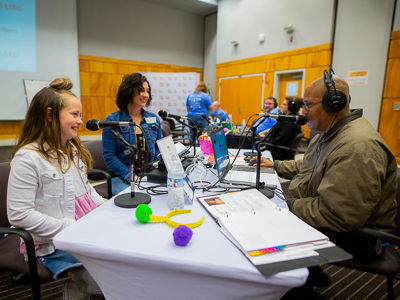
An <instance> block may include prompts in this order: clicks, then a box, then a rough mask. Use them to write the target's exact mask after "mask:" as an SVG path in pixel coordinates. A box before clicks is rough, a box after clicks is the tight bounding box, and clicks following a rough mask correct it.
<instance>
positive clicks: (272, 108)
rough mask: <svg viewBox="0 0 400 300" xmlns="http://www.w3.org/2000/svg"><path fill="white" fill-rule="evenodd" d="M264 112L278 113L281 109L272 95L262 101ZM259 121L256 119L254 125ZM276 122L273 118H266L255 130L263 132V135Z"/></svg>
mask: <svg viewBox="0 0 400 300" xmlns="http://www.w3.org/2000/svg"><path fill="white" fill-rule="evenodd" d="M264 112H266V113H271V114H278V113H280V112H281V111H280V110H279V107H278V101H276V99H275V98H274V97H268V98H265V102H264ZM258 122H259V121H256V123H255V126H256V125H257V124H258ZM275 123H276V120H275V119H271V118H267V119H264V121H263V122H262V123H261V124H260V125H259V126H258V127H257V132H258V133H260V135H261V133H263V135H265V133H266V131H268V129H270V128H271V127H272V126H274V124H275Z"/></svg>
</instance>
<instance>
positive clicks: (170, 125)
mask: <svg viewBox="0 0 400 300" xmlns="http://www.w3.org/2000/svg"><path fill="white" fill-rule="evenodd" d="M165 121H167V122H168V123H169V128H171V130H174V129H175V121H174V119H171V118H165Z"/></svg>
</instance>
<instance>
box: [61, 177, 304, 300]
mask: <svg viewBox="0 0 400 300" xmlns="http://www.w3.org/2000/svg"><path fill="white" fill-rule="evenodd" d="M271 183H272V182H271ZM273 183H275V184H278V186H279V187H280V185H279V181H278V178H277V176H275V178H274V179H273ZM144 184H145V185H150V183H144ZM124 192H129V189H128V190H126V191H124ZM201 195H204V194H203V192H202V191H201V190H196V193H195V198H196V197H199V196H201ZM206 195H212V193H206ZM273 200H274V202H276V203H277V204H279V205H281V206H285V205H286V203H285V202H284V201H282V200H280V199H279V198H277V197H274V198H273ZM166 202H167V195H158V196H152V200H151V203H150V204H149V206H150V207H151V209H152V210H153V215H158V216H165V215H166V213H167V212H168V210H167V207H166ZM185 209H192V212H191V213H189V214H182V215H177V216H174V217H173V220H174V221H176V222H181V223H192V222H196V221H198V220H200V219H201V217H202V216H203V214H204V215H205V218H204V222H203V224H202V225H201V226H200V227H197V228H194V229H193V237H192V239H191V241H190V242H189V244H188V245H187V246H184V247H180V246H176V245H175V244H174V241H173V236H172V234H173V231H174V229H173V228H172V227H170V226H168V225H167V224H166V223H156V222H149V223H146V224H142V223H139V222H138V221H137V220H136V217H135V209H126V208H120V207H117V206H116V205H115V204H114V200H113V199H111V200H109V201H107V202H106V203H105V204H103V205H102V206H100V207H99V208H97V209H95V210H94V211H92V212H91V213H89V214H88V215H86V216H85V217H83V218H81V219H80V220H78V221H77V222H75V223H74V224H72V225H71V226H69V227H68V228H66V229H64V230H63V231H62V232H60V233H59V234H57V236H56V237H55V238H54V243H55V245H56V247H57V248H59V249H61V250H64V251H67V252H69V253H70V254H72V255H73V256H75V257H76V258H77V259H78V260H79V261H80V262H82V264H83V265H84V266H85V267H86V268H87V270H88V271H89V272H90V273H91V274H92V276H93V278H94V279H95V280H96V282H97V283H98V284H99V286H100V288H101V290H102V291H103V293H104V296H105V297H106V299H118V300H122V299H279V298H281V297H282V296H283V295H284V294H285V293H286V292H287V291H289V290H290V289H292V288H294V287H299V286H302V285H303V284H304V283H305V281H306V279H307V276H308V270H307V269H306V268H302V269H297V270H291V271H287V272H281V273H277V274H274V275H271V276H266V275H263V274H261V273H260V272H259V271H258V270H257V269H256V268H255V267H254V265H253V264H252V263H251V262H250V261H249V260H248V259H247V258H246V257H245V256H244V255H243V253H242V252H241V251H240V250H239V249H237V248H236V247H235V246H234V245H233V244H232V243H231V242H230V241H229V240H228V239H227V238H226V237H225V236H224V235H223V234H222V233H221V232H220V231H219V229H218V228H219V226H218V224H217V223H216V222H215V220H214V219H213V218H212V217H211V216H210V215H209V214H208V213H207V211H206V210H205V209H204V208H203V207H202V206H201V204H200V203H199V202H198V201H197V200H196V199H195V200H194V202H193V205H185ZM271 230H272V229H271Z"/></svg>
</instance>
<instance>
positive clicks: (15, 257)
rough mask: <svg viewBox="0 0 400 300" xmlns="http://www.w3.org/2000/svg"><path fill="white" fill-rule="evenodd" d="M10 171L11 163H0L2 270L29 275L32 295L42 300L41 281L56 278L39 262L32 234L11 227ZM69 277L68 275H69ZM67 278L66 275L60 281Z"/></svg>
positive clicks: (0, 262)
mask: <svg viewBox="0 0 400 300" xmlns="http://www.w3.org/2000/svg"><path fill="white" fill-rule="evenodd" d="M9 173H10V163H9V162H3V163H0V235H4V234H7V236H2V238H0V270H8V271H12V272H15V273H17V274H19V273H23V274H27V275H29V278H30V281H31V289H32V297H33V299H34V300H37V299H38V300H40V299H41V296H40V283H41V282H43V281H48V280H54V279H53V273H52V272H50V271H49V269H47V268H46V267H45V266H43V265H42V264H40V263H39V262H37V260H36V255H35V246H34V243H33V238H32V236H31V234H30V233H29V232H28V231H26V230H24V229H22V228H11V224H10V222H9V221H8V216H7V185H8V175H9ZM20 237H21V238H22V240H23V241H24V242H25V245H26V250H27V255H28V261H25V259H24V256H23V255H22V254H21V253H20ZM67 278H68V277H67ZM64 280H66V279H65V278H64V277H63V278H62V279H59V281H64Z"/></svg>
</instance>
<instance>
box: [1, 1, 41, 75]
mask: <svg viewBox="0 0 400 300" xmlns="http://www.w3.org/2000/svg"><path fill="white" fill-rule="evenodd" d="M0 41H1V43H0V70H7V71H21V72H36V1H34V0H6V1H0Z"/></svg>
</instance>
